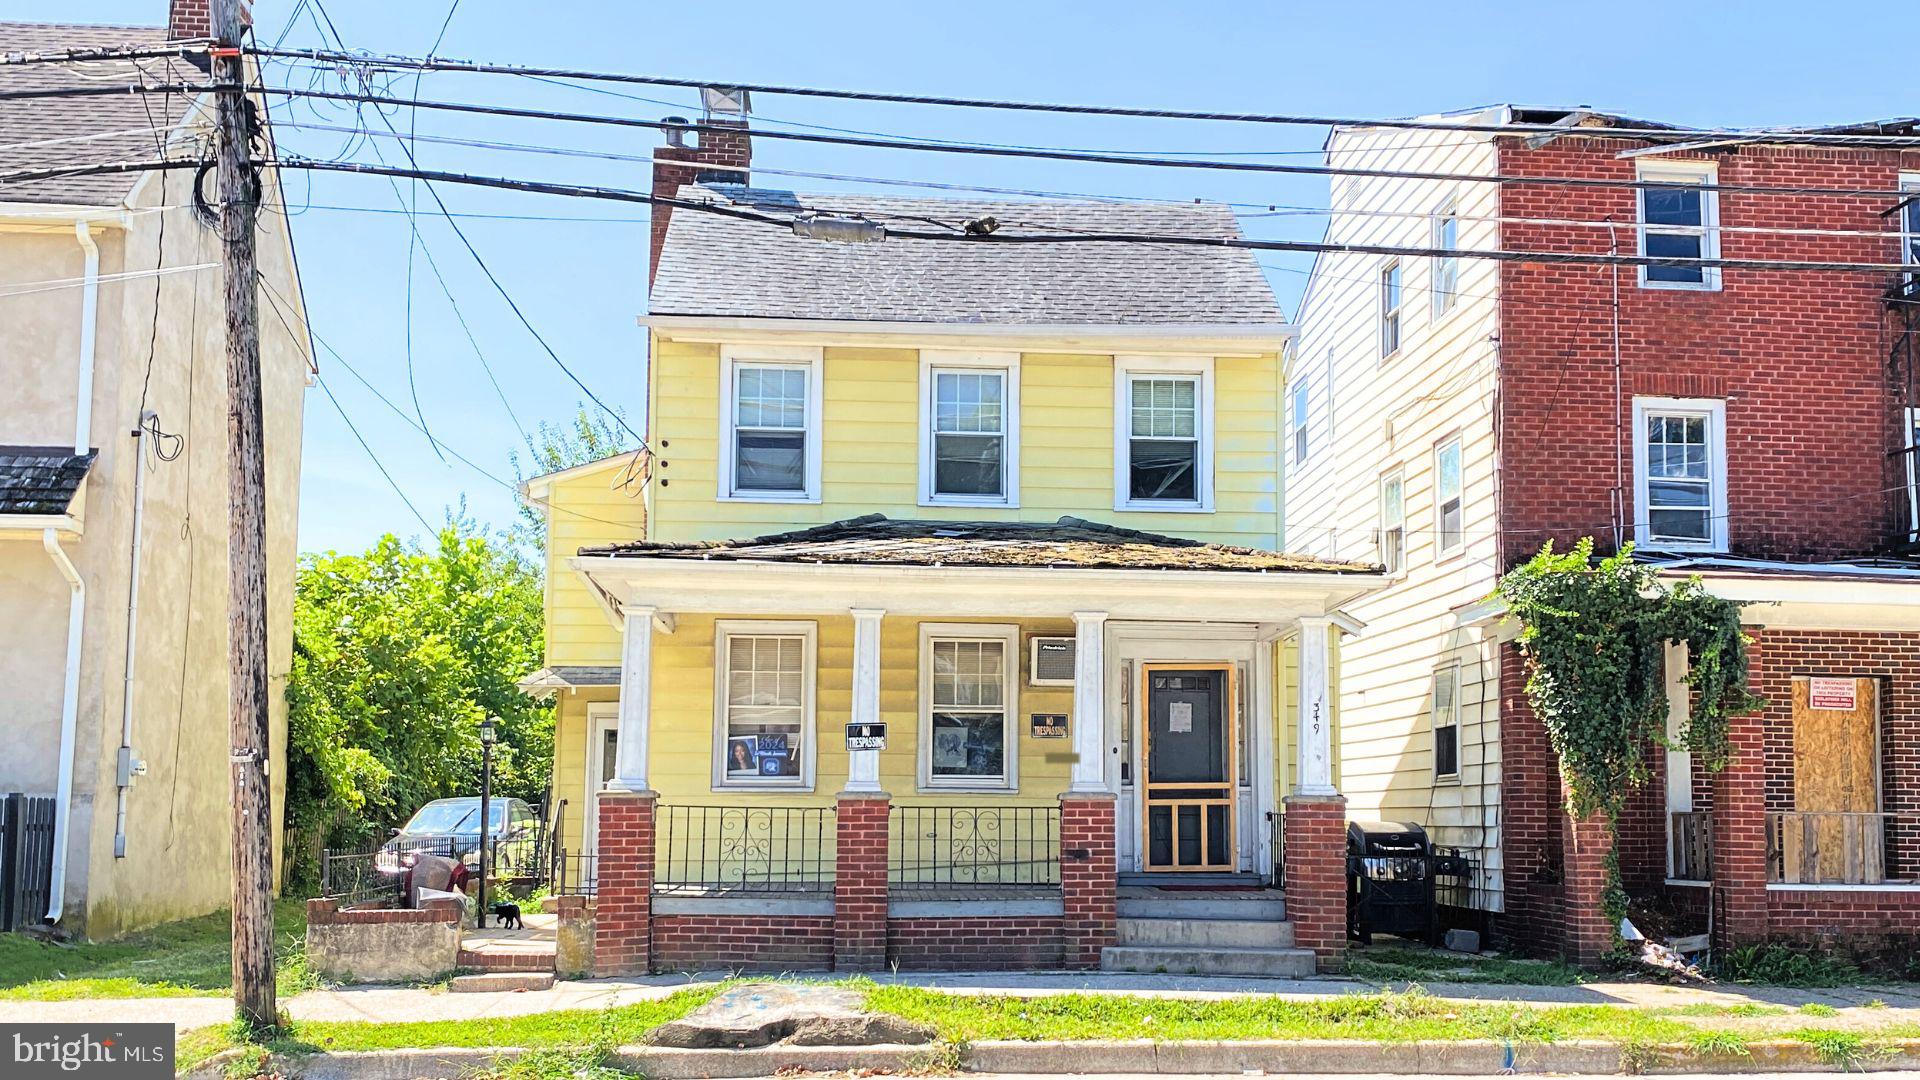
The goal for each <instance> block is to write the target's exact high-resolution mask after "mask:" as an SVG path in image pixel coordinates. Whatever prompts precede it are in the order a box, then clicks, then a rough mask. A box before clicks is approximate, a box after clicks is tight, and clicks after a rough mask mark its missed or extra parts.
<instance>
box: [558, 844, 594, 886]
mask: <svg viewBox="0 0 1920 1080" xmlns="http://www.w3.org/2000/svg"><path fill="white" fill-rule="evenodd" d="M547 886H548V889H549V890H550V891H551V892H552V893H553V895H555V896H597V895H599V892H600V875H599V863H598V859H597V857H596V856H595V855H594V854H593V853H592V852H590V851H584V852H583V851H568V850H566V849H565V848H561V847H556V848H554V849H553V852H552V854H551V855H550V856H549V857H548V867H547Z"/></svg>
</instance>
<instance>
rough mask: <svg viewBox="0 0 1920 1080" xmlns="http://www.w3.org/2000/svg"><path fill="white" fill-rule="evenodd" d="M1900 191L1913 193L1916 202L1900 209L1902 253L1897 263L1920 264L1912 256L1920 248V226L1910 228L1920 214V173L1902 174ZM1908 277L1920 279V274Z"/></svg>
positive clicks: (1919, 260) (1918, 259)
mask: <svg viewBox="0 0 1920 1080" xmlns="http://www.w3.org/2000/svg"><path fill="white" fill-rule="evenodd" d="M1900 190H1901V191H1905V192H1911V193H1912V197H1913V198H1914V199H1915V202H1913V203H1911V204H1908V205H1906V206H1903V207H1901V208H1900V223H1899V224H1900V253H1899V258H1898V259H1897V260H1896V261H1898V262H1902V263H1913V262H1920V258H1916V257H1913V256H1912V255H1911V254H1910V253H1913V252H1914V251H1915V249H1916V248H1920V225H1916V226H1915V227H1913V228H1909V227H1908V223H1909V222H1913V221H1915V217H1914V215H1915V214H1916V213H1920V210H1916V207H1920V172H1903V173H1901V174H1900ZM1907 277H1908V279H1909V280H1912V279H1913V278H1916V277H1920V272H1916V273H1912V274H1908V275H1907Z"/></svg>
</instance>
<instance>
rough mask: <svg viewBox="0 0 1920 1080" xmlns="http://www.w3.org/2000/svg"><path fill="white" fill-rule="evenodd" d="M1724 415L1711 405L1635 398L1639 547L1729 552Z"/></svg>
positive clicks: (1722, 406) (1723, 408)
mask: <svg viewBox="0 0 1920 1080" xmlns="http://www.w3.org/2000/svg"><path fill="white" fill-rule="evenodd" d="M1726 416H1727V414H1726V405H1725V403H1724V402H1721V401H1717V400H1713V399H1699V400H1688V399H1682V398H1635V399H1634V402H1633V426H1634V436H1633V472H1634V476H1633V481H1634V483H1633V489H1634V490H1633V495H1634V500H1635V505H1636V506H1638V507H1639V511H1638V513H1636V514H1635V515H1634V517H1635V520H1634V541H1635V543H1638V544H1640V545H1642V546H1644V547H1658V548H1665V549H1673V548H1694V549H1699V550H1704V551H1724V550H1726V546H1727V458H1726Z"/></svg>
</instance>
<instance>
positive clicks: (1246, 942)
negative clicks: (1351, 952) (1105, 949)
mask: <svg viewBox="0 0 1920 1080" xmlns="http://www.w3.org/2000/svg"><path fill="white" fill-rule="evenodd" d="M1119 932H1120V933H1119V940H1120V944H1121V945H1144V946H1161V947H1180V948H1202V949H1291V948H1293V924H1292V923H1290V922H1283V921H1277V920H1271V919H1132V918H1123V919H1121V920H1120V926H1119Z"/></svg>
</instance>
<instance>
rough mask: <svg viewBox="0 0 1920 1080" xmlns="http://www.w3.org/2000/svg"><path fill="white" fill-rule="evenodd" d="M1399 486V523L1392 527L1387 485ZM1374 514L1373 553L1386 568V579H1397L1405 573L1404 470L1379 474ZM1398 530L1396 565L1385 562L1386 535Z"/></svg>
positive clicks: (1405, 493) (1405, 488)
mask: <svg viewBox="0 0 1920 1080" xmlns="http://www.w3.org/2000/svg"><path fill="white" fill-rule="evenodd" d="M1388 484H1399V485H1400V521H1399V524H1398V525H1397V526H1392V525H1390V523H1389V522H1388V520H1387V485H1388ZM1374 490H1375V498H1374V512H1375V513H1376V514H1377V515H1378V516H1379V526H1378V528H1377V529H1376V530H1375V534H1374V535H1375V540H1374V551H1375V553H1376V554H1378V555H1379V557H1380V565H1382V566H1385V567H1386V571H1387V576H1388V577H1398V576H1400V575H1402V574H1404V573H1406V572H1407V473H1406V470H1405V469H1397V468H1396V469H1391V470H1389V471H1387V472H1384V473H1381V474H1380V483H1379V485H1378V486H1377V487H1376V488H1375V489H1374ZM1394 527H1397V528H1398V529H1399V530H1400V558H1399V561H1398V563H1397V564H1396V565H1389V564H1388V563H1387V560H1386V554H1387V533H1388V532H1389V531H1390V530H1391V528H1394Z"/></svg>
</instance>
